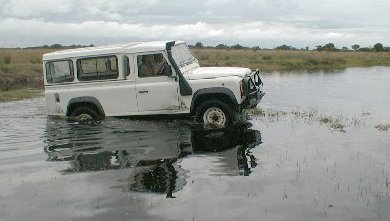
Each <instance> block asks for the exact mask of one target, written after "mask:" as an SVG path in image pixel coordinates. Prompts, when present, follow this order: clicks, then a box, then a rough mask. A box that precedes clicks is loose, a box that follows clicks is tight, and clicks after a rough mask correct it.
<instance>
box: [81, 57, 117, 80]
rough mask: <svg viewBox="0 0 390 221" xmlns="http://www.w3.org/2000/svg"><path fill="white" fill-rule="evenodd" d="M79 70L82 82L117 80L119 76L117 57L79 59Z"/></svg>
mask: <svg viewBox="0 0 390 221" xmlns="http://www.w3.org/2000/svg"><path fill="white" fill-rule="evenodd" d="M77 69H78V74H77V78H78V79H79V80H80V81H93V80H106V79H117V78H118V76H119V72H118V58H117V57H116V56H107V57H96V58H85V59H79V60H77Z"/></svg>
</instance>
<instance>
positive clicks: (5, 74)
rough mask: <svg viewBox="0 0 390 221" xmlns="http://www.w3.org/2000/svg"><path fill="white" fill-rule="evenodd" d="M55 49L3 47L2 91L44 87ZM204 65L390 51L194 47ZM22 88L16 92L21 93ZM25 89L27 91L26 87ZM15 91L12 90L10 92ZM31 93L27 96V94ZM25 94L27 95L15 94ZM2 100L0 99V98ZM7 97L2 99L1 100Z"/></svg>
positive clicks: (366, 56) (387, 60)
mask: <svg viewBox="0 0 390 221" xmlns="http://www.w3.org/2000/svg"><path fill="white" fill-rule="evenodd" d="M53 50H54V49H0V93H1V94H2V95H1V96H4V97H5V96H6V94H7V92H4V91H9V90H20V89H25V88H38V89H43V83H42V82H43V76H42V55H43V54H44V53H48V52H51V51H53ZM193 52H194V53H195V55H196V57H197V58H198V60H199V62H200V64H201V65H202V66H240V67H249V68H251V69H255V68H259V69H260V70H261V71H263V72H267V73H272V72H291V71H297V72H300V71H319V70H329V71H332V70H340V69H345V68H347V67H369V66H390V53H388V52H352V51H351V52H327V51H321V52H320V51H286V50H252V49H239V50H234V49H193ZM22 91H23V90H20V91H18V92H17V93H22ZM24 91H26V90H24ZM11 94H12V92H11ZM26 96H28V95H26ZM16 97H24V96H16ZM0 99H1V98H0ZM2 100H4V99H1V100H0V101H2Z"/></svg>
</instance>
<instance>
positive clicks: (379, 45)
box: [189, 42, 390, 52]
mask: <svg viewBox="0 0 390 221" xmlns="http://www.w3.org/2000/svg"><path fill="white" fill-rule="evenodd" d="M189 47H190V48H216V49H253V50H259V49H265V50H270V49H274V50H304V51H309V47H308V46H307V47H305V48H296V47H293V46H289V45H285V44H283V45H280V46H277V47H275V48H260V47H259V46H254V47H245V46H242V45H240V44H235V45H232V46H229V45H225V44H218V45H216V46H215V47H213V46H204V45H203V43H202V42H196V43H195V45H189ZM312 50H317V51H376V52H381V51H386V52H390V47H388V46H386V47H385V46H383V44H382V43H376V44H374V45H373V46H368V47H361V46H360V45H358V44H354V45H351V47H350V48H349V47H345V46H344V47H342V48H337V47H335V45H334V44H333V43H327V44H325V45H317V46H316V47H315V48H314V49H312Z"/></svg>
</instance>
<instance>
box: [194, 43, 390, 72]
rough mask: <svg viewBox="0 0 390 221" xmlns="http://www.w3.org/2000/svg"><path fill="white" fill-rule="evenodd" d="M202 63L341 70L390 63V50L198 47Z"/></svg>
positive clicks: (274, 69)
mask: <svg viewBox="0 0 390 221" xmlns="http://www.w3.org/2000/svg"><path fill="white" fill-rule="evenodd" d="M193 51H194V53H195V54H196V56H197V58H198V59H199V62H200V64H201V65H202V66H241V67H249V68H251V69H255V68H259V69H260V70H262V71H263V72H267V73H271V72H291V71H319V70H325V71H327V70H329V71H332V70H340V69H345V68H348V67H370V66H390V53H388V52H355V51H350V52H349V51H348V52H327V51H285V50H284V51H283V50H251V49H243V50H222V49H219V50H216V49H194V50H193Z"/></svg>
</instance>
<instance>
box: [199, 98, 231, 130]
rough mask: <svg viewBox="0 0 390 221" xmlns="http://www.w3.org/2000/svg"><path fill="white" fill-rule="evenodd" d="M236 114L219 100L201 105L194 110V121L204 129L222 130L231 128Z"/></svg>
mask: <svg viewBox="0 0 390 221" xmlns="http://www.w3.org/2000/svg"><path fill="white" fill-rule="evenodd" d="M235 115H236V113H235V112H234V111H233V110H232V108H231V107H230V106H229V105H228V104H226V103H225V102H222V101H220V100H209V101H205V102H204V103H202V104H201V105H200V106H199V107H198V108H197V109H196V110H195V121H196V122H198V123H203V124H204V126H206V127H212V128H224V127H228V126H231V125H232V124H233V122H234V119H235Z"/></svg>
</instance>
